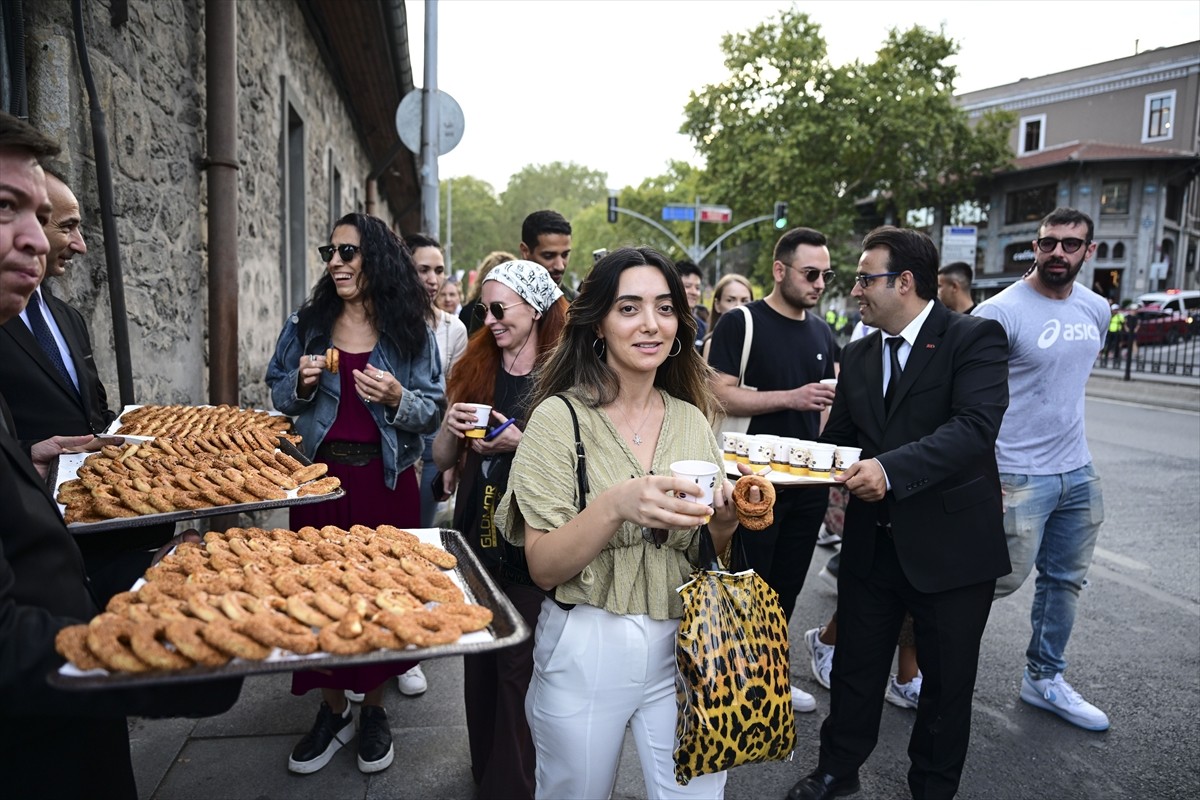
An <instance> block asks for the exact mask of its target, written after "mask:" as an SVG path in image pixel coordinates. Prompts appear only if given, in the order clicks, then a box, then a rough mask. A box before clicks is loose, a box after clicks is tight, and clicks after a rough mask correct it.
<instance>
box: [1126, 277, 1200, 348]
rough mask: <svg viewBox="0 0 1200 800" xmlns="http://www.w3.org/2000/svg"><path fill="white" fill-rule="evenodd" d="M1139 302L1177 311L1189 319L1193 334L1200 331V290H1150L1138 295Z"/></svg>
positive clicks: (1173, 311)
mask: <svg viewBox="0 0 1200 800" xmlns="http://www.w3.org/2000/svg"><path fill="white" fill-rule="evenodd" d="M1138 302H1139V303H1141V304H1142V305H1143V306H1147V307H1156V308H1158V309H1159V310H1160V311H1166V312H1172V313H1175V314H1177V315H1178V316H1180V317H1183V318H1184V319H1185V320H1186V321H1187V324H1188V328H1189V329H1190V330H1191V332H1192V333H1193V334H1196V333H1200V291H1196V290H1194V289H1168V290H1167V291H1165V292H1150V293H1149V294H1143V295H1141V296H1140V297H1138ZM1138 341H1141V339H1138Z"/></svg>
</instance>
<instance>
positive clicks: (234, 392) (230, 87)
mask: <svg viewBox="0 0 1200 800" xmlns="http://www.w3.org/2000/svg"><path fill="white" fill-rule="evenodd" d="M204 14H205V26H204V27H205V45H204V55H205V58H206V61H207V69H206V77H205V90H206V92H207V95H208V121H207V126H206V129H207V134H208V155H207V156H205V158H204V166H205V168H206V169H207V170H208V399H209V402H211V403H213V404H220V403H228V404H230V405H239V399H238V398H239V391H238V247H237V244H238V242H237V239H238V227H237V203H238V182H237V170H238V162H237V132H238V116H237V5H236V4H235V3H234V2H233V0H206V2H205V6H204Z"/></svg>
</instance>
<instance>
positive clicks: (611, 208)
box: [608, 195, 617, 225]
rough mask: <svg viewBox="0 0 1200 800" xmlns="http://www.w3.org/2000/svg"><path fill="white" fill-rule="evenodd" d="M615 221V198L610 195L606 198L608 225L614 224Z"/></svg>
mask: <svg viewBox="0 0 1200 800" xmlns="http://www.w3.org/2000/svg"><path fill="white" fill-rule="evenodd" d="M616 221H617V196H616V195H612V196H611V197H609V198H608V222H609V224H610V225H612V224H616Z"/></svg>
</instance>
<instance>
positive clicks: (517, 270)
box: [483, 259, 563, 314]
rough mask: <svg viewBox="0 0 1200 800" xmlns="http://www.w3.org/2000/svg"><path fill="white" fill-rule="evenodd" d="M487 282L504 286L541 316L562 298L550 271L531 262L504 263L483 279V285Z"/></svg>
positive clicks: (560, 290)
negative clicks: (496, 282)
mask: <svg viewBox="0 0 1200 800" xmlns="http://www.w3.org/2000/svg"><path fill="white" fill-rule="evenodd" d="M488 281H499V282H500V283H502V284H504V285H505V286H507V287H508V288H510V289H512V290H513V291H514V292H516V293H517V294H519V295H520V296H521V299H522V300H524V301H525V302H526V303H529V305H531V306H533V307H534V309H535V310H537V311H538V312H539V313H541V314H545V313H546V309H548V308H550V306H552V305H554V303H555V301H557V300H558V298H560V297H562V296H563V293H562V289H559V288H558V287H557V286H555V285H554V280H553V279H551V277H550V271H549V270H547V269H546V268H545V267H543V266H542V265H541V264H538V263H535V262H533V261H521V260H519V259H518V260H517V261H505V262H504V263H503V264H500V265H498V266H496V267H494V268H493V269H492V271H491V272H489V273H488V274H487V277H486V278H484V279H483V282H484V283H487V282H488Z"/></svg>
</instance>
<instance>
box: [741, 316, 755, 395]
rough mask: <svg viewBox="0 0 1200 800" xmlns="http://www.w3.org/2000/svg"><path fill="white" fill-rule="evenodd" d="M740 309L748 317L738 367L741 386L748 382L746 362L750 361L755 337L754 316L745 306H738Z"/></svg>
mask: <svg viewBox="0 0 1200 800" xmlns="http://www.w3.org/2000/svg"><path fill="white" fill-rule="evenodd" d="M738 311H741V312H742V315H743V316H744V317H745V318H746V335H745V336H744V337H743V338H742V363H741V366H739V367H738V382H737V385H738V386H741V385H742V384H743V383H745V382H746V364H747V362H749V361H750V342H751V341H753V339H754V316H753V315H752V314H751V313H750V309H748V308H746V307H745V306H738Z"/></svg>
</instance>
